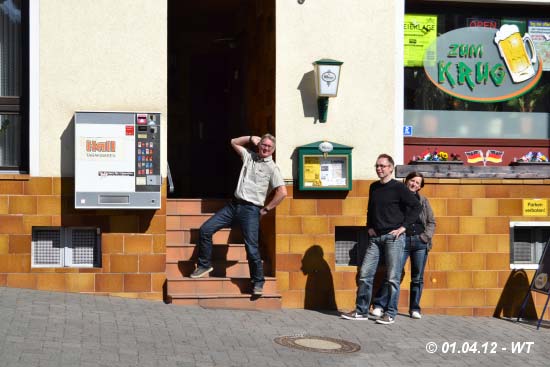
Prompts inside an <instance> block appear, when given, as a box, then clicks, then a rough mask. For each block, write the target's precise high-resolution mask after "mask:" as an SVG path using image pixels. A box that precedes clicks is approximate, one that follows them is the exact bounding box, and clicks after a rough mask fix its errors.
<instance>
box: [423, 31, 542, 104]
mask: <svg viewBox="0 0 550 367" xmlns="http://www.w3.org/2000/svg"><path fill="white" fill-rule="evenodd" d="M431 55H436V56H435V62H434V60H433V57H431ZM424 69H425V71H426V75H427V77H428V78H429V79H430V81H431V82H432V83H433V84H434V85H435V86H436V87H437V88H439V89H441V90H442V91H444V92H445V93H447V94H449V95H451V96H454V97H456V98H460V99H464V100H467V101H474V102H501V101H506V100H509V99H512V98H515V97H518V96H521V95H522V94H525V93H527V92H529V91H530V90H531V89H532V88H533V87H534V86H535V85H536V84H537V83H538V81H539V80H540V78H541V76H542V70H543V67H542V59H541V58H539V57H537V52H536V49H535V46H534V43H533V40H532V39H531V37H530V36H529V34H527V33H526V34H524V35H521V33H520V31H519V27H518V26H517V25H515V24H504V25H502V26H501V27H500V28H499V29H494V28H484V27H467V28H459V29H455V30H453V31H450V32H447V33H445V34H443V35H441V36H440V37H438V38H437V41H436V42H433V43H432V44H431V45H430V46H429V47H428V50H427V51H426V53H425V55H424Z"/></svg>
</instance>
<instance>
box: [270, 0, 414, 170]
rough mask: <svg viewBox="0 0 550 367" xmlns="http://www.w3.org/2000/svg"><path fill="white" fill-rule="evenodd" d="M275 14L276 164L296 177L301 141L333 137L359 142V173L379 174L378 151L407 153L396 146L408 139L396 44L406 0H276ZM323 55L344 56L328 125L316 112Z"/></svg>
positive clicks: (356, 153)
mask: <svg viewBox="0 0 550 367" xmlns="http://www.w3.org/2000/svg"><path fill="white" fill-rule="evenodd" d="M276 12H277V13H276V22H277V23H276V29H277V39H276V47H277V52H276V53H277V59H276V119H277V120H276V134H277V137H278V140H277V163H278V164H279V165H280V167H281V170H282V172H283V175H284V177H285V178H286V179H289V178H292V159H291V157H292V155H293V152H294V149H295V147H297V146H300V145H304V144H308V143H312V142H315V141H318V140H324V139H328V140H330V141H334V142H337V143H341V144H345V145H350V146H353V147H354V149H353V178H354V179H366V178H374V177H375V172H374V169H373V168H372V166H373V164H374V162H375V159H376V156H377V155H378V154H379V153H382V152H386V153H389V154H393V155H395V154H397V155H400V154H402V152H401V150H402V148H401V146H399V149H396V146H398V145H399V144H400V140H399V139H402V137H401V136H399V134H396V129H398V128H399V126H402V121H396V120H401V119H402V118H399V116H396V115H397V114H396V110H401V111H402V102H401V101H402V99H400V96H401V95H402V84H400V83H401V82H400V81H399V80H398V78H399V77H400V75H402V69H401V72H396V67H401V68H402V58H401V57H400V54H399V52H398V47H396V34H397V32H401V29H402V26H401V24H397V21H398V20H399V17H400V16H402V13H403V5H402V2H400V1H396V2H394V1H365V0H346V1H334V0H315V1H311V0H306V1H305V2H304V4H302V5H300V4H298V2H297V1H277V4H276ZM401 39H402V38H401ZM322 58H331V59H336V60H340V61H343V62H344V65H343V66H342V71H341V76H340V87H339V91H338V96H337V97H336V98H331V99H330V102H329V109H328V119H327V122H326V123H324V124H323V123H319V122H316V121H315V118H314V116H315V115H316V114H317V112H316V110H317V105H316V96H315V88H314V84H313V66H312V62H313V61H316V60H319V59H322ZM399 65H400V66H399ZM396 87H397V88H399V90H400V92H399V93H398V94H396ZM396 136H397V138H396ZM401 141H402V140H401ZM398 150H399V151H398ZM294 178H297V177H294Z"/></svg>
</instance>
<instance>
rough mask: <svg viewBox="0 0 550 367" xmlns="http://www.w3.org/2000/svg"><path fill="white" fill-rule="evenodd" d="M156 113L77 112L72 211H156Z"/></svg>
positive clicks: (158, 187) (158, 172)
mask: <svg viewBox="0 0 550 367" xmlns="http://www.w3.org/2000/svg"><path fill="white" fill-rule="evenodd" d="M160 191H161V175H160V113H150V112H144V113H135V112H76V113H75V208H76V209H159V208H160V205H161V200H160Z"/></svg>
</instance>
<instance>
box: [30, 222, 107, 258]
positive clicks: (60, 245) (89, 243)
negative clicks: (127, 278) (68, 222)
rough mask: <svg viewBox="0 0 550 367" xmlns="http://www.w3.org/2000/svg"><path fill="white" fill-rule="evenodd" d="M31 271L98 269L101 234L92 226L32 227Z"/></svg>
mask: <svg viewBox="0 0 550 367" xmlns="http://www.w3.org/2000/svg"><path fill="white" fill-rule="evenodd" d="M31 258H32V267H33V268H44V267H48V268H57V267H84V268H90V267H101V231H100V229H99V228H95V227H33V229H32V247H31Z"/></svg>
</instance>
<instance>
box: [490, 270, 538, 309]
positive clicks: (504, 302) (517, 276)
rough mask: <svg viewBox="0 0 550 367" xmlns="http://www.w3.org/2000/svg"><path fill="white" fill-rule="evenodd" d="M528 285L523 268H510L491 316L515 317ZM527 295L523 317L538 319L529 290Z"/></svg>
mask: <svg viewBox="0 0 550 367" xmlns="http://www.w3.org/2000/svg"><path fill="white" fill-rule="evenodd" d="M529 286H530V283H529V277H528V276H527V273H526V272H525V270H522V269H520V270H512V272H511V273H510V276H509V277H508V280H507V281H506V285H505V286H504V288H503V289H502V293H501V295H500V298H499V300H498V303H497V305H496V308H495V312H494V313H493V317H507V318H514V317H515V318H517V317H518V314H519V310H520V308H521V303H522V302H523V299H524V298H525V295H527V292H528V291H529ZM528 297H529V298H528V300H527V304H526V306H525V310H524V311H523V318H525V319H530V320H538V316H537V310H536V308H535V302H534V301H533V297H532V295H531V292H529V295H528Z"/></svg>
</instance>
